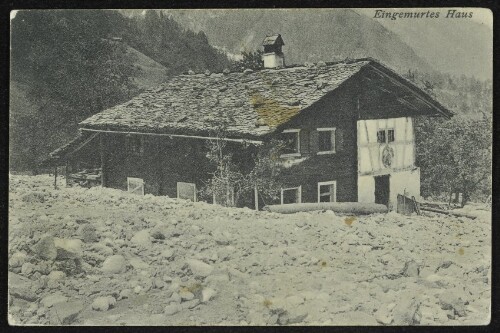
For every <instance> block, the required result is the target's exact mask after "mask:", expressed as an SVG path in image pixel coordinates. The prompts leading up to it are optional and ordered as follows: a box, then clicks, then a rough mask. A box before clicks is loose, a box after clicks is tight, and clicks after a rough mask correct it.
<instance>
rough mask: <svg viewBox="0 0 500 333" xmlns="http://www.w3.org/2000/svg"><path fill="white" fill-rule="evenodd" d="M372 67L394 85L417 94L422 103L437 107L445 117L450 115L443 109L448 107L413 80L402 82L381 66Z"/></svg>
mask: <svg viewBox="0 0 500 333" xmlns="http://www.w3.org/2000/svg"><path fill="white" fill-rule="evenodd" d="M370 68H371V69H372V70H373V71H374V73H376V74H377V75H378V76H380V77H385V78H386V79H387V80H389V81H390V82H391V83H393V84H394V85H396V86H398V87H401V88H403V89H405V90H407V91H409V92H411V93H413V95H414V96H415V98H417V99H418V100H420V101H421V102H422V103H424V104H426V105H427V106H429V107H430V108H432V109H436V110H437V111H438V112H439V113H441V114H442V115H444V116H445V117H449V115H448V114H447V112H445V111H443V109H444V110H446V108H444V107H443V106H441V105H439V104H436V103H437V102H435V101H434V100H432V98H431V97H430V96H428V95H427V94H425V93H424V92H423V91H422V89H420V88H419V87H417V86H416V85H415V84H413V83H411V82H405V83H406V84H404V83H402V82H401V81H400V80H401V79H399V80H398V79H395V78H394V77H391V76H390V75H388V74H387V73H385V72H384V71H382V70H381V69H379V68H376V67H375V66H373V65H372V66H370ZM410 84H411V85H412V86H413V87H411V86H409V85H410Z"/></svg>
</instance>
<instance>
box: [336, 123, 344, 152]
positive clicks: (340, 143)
mask: <svg viewBox="0 0 500 333" xmlns="http://www.w3.org/2000/svg"><path fill="white" fill-rule="evenodd" d="M343 150H344V131H343V130H342V129H341V128H337V129H336V130H335V151H337V152H338V151H343Z"/></svg>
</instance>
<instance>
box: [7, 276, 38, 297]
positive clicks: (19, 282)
mask: <svg viewBox="0 0 500 333" xmlns="http://www.w3.org/2000/svg"><path fill="white" fill-rule="evenodd" d="M8 276H9V280H8V285H9V295H10V296H13V297H17V298H21V299H24V300H26V301H30V302H33V301H36V300H37V299H38V296H37V295H36V289H37V287H36V286H35V285H34V284H33V281H31V280H30V279H28V278H26V277H24V276H21V275H19V274H16V273H12V272H9V275H8Z"/></svg>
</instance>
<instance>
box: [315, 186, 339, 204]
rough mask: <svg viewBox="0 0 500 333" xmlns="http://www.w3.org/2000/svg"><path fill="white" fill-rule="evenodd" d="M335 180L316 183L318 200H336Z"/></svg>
mask: <svg viewBox="0 0 500 333" xmlns="http://www.w3.org/2000/svg"><path fill="white" fill-rule="evenodd" d="M335 184H336V182H335V181H331V182H322V183H318V202H335V201H337V195H336V188H335V186H336V185H335Z"/></svg>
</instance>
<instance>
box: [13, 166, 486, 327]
mask: <svg viewBox="0 0 500 333" xmlns="http://www.w3.org/2000/svg"><path fill="white" fill-rule="evenodd" d="M52 181H53V178H51V177H49V176H35V177H33V176H14V175H11V176H10V184H9V186H10V192H9V275H8V279H9V321H10V323H11V324H14V325H211V324H217V325H480V324H487V323H488V322H489V319H490V294H491V280H490V276H491V268H490V262H491V257H490V253H491V220H490V219H489V212H487V211H484V210H483V211H481V210H480V209H475V210H472V211H477V212H478V216H479V217H478V218H477V219H475V220H471V219H467V218H453V217H445V216H443V215H438V214H436V215H427V216H410V217H408V216H402V215H398V214H396V213H388V214H373V215H367V216H359V217H356V216H340V215H336V214H334V213H333V212H331V211H326V212H309V213H297V214H290V215H280V214H277V213H268V212H256V211H252V210H250V209H235V208H224V207H220V206H215V205H211V204H206V203H192V202H190V201H185V200H178V199H171V198H166V197H155V196H152V195H145V196H138V195H134V194H129V193H127V192H123V191H119V190H113V189H106V188H90V189H82V188H60V189H57V190H55V189H54V188H53V187H52ZM60 183H61V182H60ZM62 183H63V182H62ZM479 208H481V207H479Z"/></svg>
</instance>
